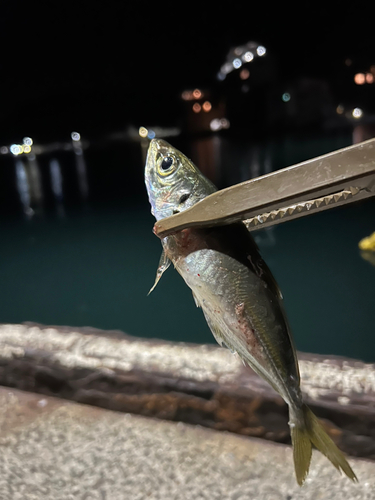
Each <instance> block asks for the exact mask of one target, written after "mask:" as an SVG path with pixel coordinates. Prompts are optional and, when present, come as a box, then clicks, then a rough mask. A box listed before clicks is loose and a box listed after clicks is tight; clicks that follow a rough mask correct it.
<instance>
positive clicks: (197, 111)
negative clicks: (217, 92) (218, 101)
mask: <svg viewBox="0 0 375 500" xmlns="http://www.w3.org/2000/svg"><path fill="white" fill-rule="evenodd" d="M200 110H201V105H200V104H199V103H197V102H196V103H195V104H193V111H194V113H199V112H200Z"/></svg>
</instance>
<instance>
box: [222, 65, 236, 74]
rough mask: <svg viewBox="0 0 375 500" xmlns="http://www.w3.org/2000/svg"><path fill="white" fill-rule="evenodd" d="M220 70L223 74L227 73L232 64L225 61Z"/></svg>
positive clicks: (231, 69) (231, 68)
mask: <svg viewBox="0 0 375 500" xmlns="http://www.w3.org/2000/svg"><path fill="white" fill-rule="evenodd" d="M220 71H221V72H222V73H224V75H227V74H228V73H230V72H231V71H233V65H232V64H231V63H230V62H227V63H225V64H223V65H222V67H221V68H220Z"/></svg>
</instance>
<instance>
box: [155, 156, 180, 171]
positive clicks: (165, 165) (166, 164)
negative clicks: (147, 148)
mask: <svg viewBox="0 0 375 500" xmlns="http://www.w3.org/2000/svg"><path fill="white" fill-rule="evenodd" d="M176 168H177V160H176V158H174V156H169V155H168V156H161V157H160V159H159V161H158V173H159V175H162V176H167V175H170V174H173V172H174V171H175V170H176Z"/></svg>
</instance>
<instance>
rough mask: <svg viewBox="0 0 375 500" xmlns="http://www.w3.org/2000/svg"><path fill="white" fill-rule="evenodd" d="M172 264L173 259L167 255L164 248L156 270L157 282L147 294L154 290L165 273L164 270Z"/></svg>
mask: <svg viewBox="0 0 375 500" xmlns="http://www.w3.org/2000/svg"><path fill="white" fill-rule="evenodd" d="M170 265H171V261H170V260H169V259H168V257H167V256H166V255H165V253H164V250H163V251H162V253H161V256H160V260H159V266H158V270H157V272H156V278H155V283H154V285H153V287H152V288H151V290H150V291H149V292H148V294H147V295H150V293H151V292H152V291H153V289H154V288H155V287H156V285H157V284H158V282H159V280H160V278H161V277H162V274H163V273H164V271H166V270H167V269H168V267H169V266H170Z"/></svg>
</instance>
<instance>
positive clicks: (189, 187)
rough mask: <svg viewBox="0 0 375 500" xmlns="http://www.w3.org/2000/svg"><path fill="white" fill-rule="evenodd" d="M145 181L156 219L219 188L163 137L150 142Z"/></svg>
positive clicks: (176, 210) (193, 202)
mask: <svg viewBox="0 0 375 500" xmlns="http://www.w3.org/2000/svg"><path fill="white" fill-rule="evenodd" d="M145 183H146V188H147V193H148V198H149V200H150V204H151V212H152V213H153V215H154V217H155V218H156V220H160V219H164V217H169V216H171V215H173V214H176V213H179V212H182V211H183V210H186V209H187V208H189V207H191V206H192V205H194V204H195V203H197V202H198V201H200V200H202V199H203V198H205V197H206V196H208V195H209V194H211V193H213V192H215V191H216V187H215V186H214V185H213V184H212V182H211V181H209V180H208V179H207V178H206V177H205V176H204V175H203V174H202V173H201V172H200V171H199V170H198V168H197V167H196V166H195V165H194V163H193V162H192V161H191V160H189V159H188V158H187V157H186V156H185V155H184V154H183V153H181V152H180V151H178V149H176V148H174V147H173V146H171V145H170V144H168V142H166V141H163V140H161V139H152V141H151V142H150V146H149V148H148V152H147V159H146V167H145Z"/></svg>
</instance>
